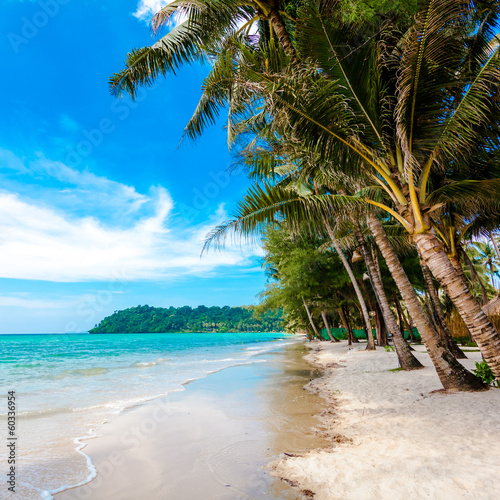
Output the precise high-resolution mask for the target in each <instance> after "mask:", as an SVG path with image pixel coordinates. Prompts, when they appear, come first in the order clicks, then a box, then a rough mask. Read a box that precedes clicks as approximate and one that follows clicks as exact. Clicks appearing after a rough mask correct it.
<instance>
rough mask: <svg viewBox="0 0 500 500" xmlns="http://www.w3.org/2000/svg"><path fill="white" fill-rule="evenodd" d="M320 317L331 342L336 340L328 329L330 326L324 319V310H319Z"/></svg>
mask: <svg viewBox="0 0 500 500" xmlns="http://www.w3.org/2000/svg"><path fill="white" fill-rule="evenodd" d="M321 317H322V318H323V323H324V324H325V328H326V331H327V332H328V336H329V337H330V340H331V341H332V342H338V339H336V338H335V337H334V336H333V335H332V332H331V331H330V327H329V325H328V320H327V319H326V314H325V311H321Z"/></svg>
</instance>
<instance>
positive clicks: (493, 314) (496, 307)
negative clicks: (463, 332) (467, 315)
mask: <svg viewBox="0 0 500 500" xmlns="http://www.w3.org/2000/svg"><path fill="white" fill-rule="evenodd" d="M483 311H484V313H485V314H486V316H488V318H490V320H491V322H492V323H493V325H494V326H495V328H496V329H497V332H498V331H500V295H497V296H496V297H495V298H494V299H491V300H490V301H489V302H488V303H487V304H486V305H485V306H483Z"/></svg>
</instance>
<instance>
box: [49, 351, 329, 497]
mask: <svg viewBox="0 0 500 500" xmlns="http://www.w3.org/2000/svg"><path fill="white" fill-rule="evenodd" d="M307 352H308V351H307V349H306V348H305V347H304V344H303V343H302V342H299V343H297V344H294V345H291V346H289V347H286V348H284V349H279V348H278V349H277V350H276V351H273V352H271V353H266V354H264V355H261V356H259V357H258V361H260V362H257V363H254V364H250V365H245V366H236V367H232V368H228V369H225V370H222V371H220V372H218V373H214V374H212V375H209V376H208V377H207V378H205V379H200V380H196V381H194V382H192V383H190V384H188V385H187V386H185V389H186V390H185V391H181V392H176V393H173V394H171V395H170V396H169V397H164V398H158V399H156V400H153V401H150V402H149V403H147V404H144V405H141V406H138V407H135V408H132V409H130V410H128V411H126V412H124V413H123V414H122V415H120V416H119V417H117V418H116V419H115V420H113V421H111V422H110V423H109V424H106V425H103V426H102V427H101V428H100V429H99V430H98V434H99V436H98V437H97V438H95V439H92V440H89V441H88V445H87V447H86V448H85V449H84V452H85V453H86V454H88V455H89V456H90V457H91V459H92V462H93V463H94V464H95V467H96V468H97V477H96V478H95V479H94V480H93V481H91V482H90V483H87V484H86V485H84V486H82V487H79V488H74V489H70V490H66V491H65V492H63V493H60V494H57V495H56V496H55V498H56V500H83V499H91V500H113V499H116V500H137V499H143V498H144V499H146V498H147V499H148V500H159V499H162V500H170V499H172V500H174V499H175V500H181V499H182V500H198V499H207V500H208V499H228V500H233V499H240V498H241V499H248V498H254V499H257V498H258V499H261V498H262V499H264V498H266V499H268V498H269V499H299V498H303V495H302V494H301V493H300V491H298V490H297V489H295V488H292V487H290V486H289V485H288V484H287V483H286V482H283V481H280V480H279V479H278V478H275V477H273V476H272V475H270V473H269V470H268V469H267V468H266V465H267V464H268V463H269V462H270V461H271V460H273V459H276V458H277V457H278V456H279V455H280V454H282V453H283V452H291V453H299V454H303V453H305V452H307V451H308V450H310V449H312V448H316V447H322V446H325V445H327V441H326V440H325V439H324V438H322V437H320V436H318V429H317V428H318V427H320V426H321V423H320V421H319V419H318V418H317V417H316V416H315V415H317V414H318V413H319V412H320V411H321V410H322V408H323V406H324V401H323V400H322V399H321V398H320V397H319V396H318V395H317V394H316V393H313V392H310V391H307V390H304V385H305V384H306V383H308V382H309V381H310V380H311V379H314V378H315V377H319V376H321V374H322V373H321V372H320V371H319V370H318V369H316V368H314V367H312V366H311V365H310V364H308V363H307V362H306V361H305V360H304V355H305V354H307Z"/></svg>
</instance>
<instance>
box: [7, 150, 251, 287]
mask: <svg viewBox="0 0 500 500" xmlns="http://www.w3.org/2000/svg"><path fill="white" fill-rule="evenodd" d="M0 153H2V154H3V156H0V160H2V159H3V160H4V162H3V165H4V166H8V167H9V168H10V169H15V170H17V171H18V172H20V173H23V174H26V173H29V175H31V176H35V177H36V176H38V177H40V179H41V181H42V182H45V183H46V180H47V179H48V178H49V179H56V180H57V181H58V182H60V183H62V184H63V189H59V190H54V189H53V188H51V190H47V188H45V187H44V185H43V184H42V185H40V184H38V185H37V186H36V189H38V190H39V191H41V192H42V194H43V192H44V191H49V192H50V197H49V196H48V195H46V196H43V195H40V197H39V198H33V197H29V198H28V197H27V196H21V195H19V194H15V193H13V192H6V191H4V192H1V191H0V277H2V278H17V279H32V280H47V281H59V282H70V281H93V280H97V281H107V280H115V279H118V278H119V279H122V280H125V281H129V280H138V279H158V278H162V277H167V276H179V275H186V274H198V275H201V274H204V275H206V274H207V273H211V272H213V271H214V270H215V269H216V268H218V267H219V266H235V265H236V266H238V265H244V264H246V263H247V262H248V257H249V256H251V255H258V254H259V253H260V252H259V249H253V250H252V249H250V248H243V249H242V248H240V246H239V245H231V244H230V245H228V246H227V249H226V251H225V252H222V253H221V252H217V253H216V252H209V253H208V254H205V255H204V256H203V258H200V251H201V249H202V247H203V240H204V237H205V236H206V234H207V233H208V232H209V231H210V230H211V229H212V228H213V227H214V225H216V224H219V223H220V222H221V221H222V220H224V219H226V218H227V216H226V214H225V212H224V210H223V207H222V206H220V208H219V210H218V211H217V212H216V213H215V214H213V215H212V216H211V217H210V218H209V220H207V222H206V223H204V224H203V225H198V226H187V227H186V225H184V227H183V228H182V230H180V229H179V228H178V227H177V226H176V225H175V224H174V223H175V220H174V219H175V216H174V215H173V214H174V213H175V209H174V202H173V200H172V198H171V196H170V194H169V193H168V192H167V191H166V190H165V189H164V188H163V187H161V186H158V187H153V188H151V189H150V192H149V194H148V195H145V194H141V193H138V192H137V191H136V190H135V188H134V187H133V186H127V185H124V184H121V183H118V182H115V181H113V180H110V179H107V178H105V177H99V176H96V175H94V174H93V173H91V172H89V171H86V170H85V171H82V172H80V171H77V170H74V169H72V168H70V167H68V166H66V165H64V164H63V163H60V162H54V161H51V160H48V159H46V158H44V157H39V158H38V159H37V160H35V161H32V162H23V161H21V160H20V159H19V158H17V157H16V156H15V155H13V154H12V153H10V152H8V151H7V152H6V151H3V152H2V151H0ZM40 179H39V180H40ZM68 185H69V186H72V187H68ZM68 192H69V193H70V194H71V198H70V199H72V200H74V201H75V203H76V202H78V203H79V204H80V205H79V207H78V210H75V207H74V206H72V205H70V204H68V203H61V200H64V199H65V197H67V196H68ZM94 201H95V203H97V204H99V203H100V204H101V205H100V210H97V211H96V210H95V204H94ZM82 207H87V210H86V211H85V210H84V209H83V208H82ZM109 207H112V208H113V210H114V211H115V213H116V214H117V215H116V216H115V217H114V218H110V217H108V212H109V210H108V209H109ZM125 215H128V216H127V217H125Z"/></svg>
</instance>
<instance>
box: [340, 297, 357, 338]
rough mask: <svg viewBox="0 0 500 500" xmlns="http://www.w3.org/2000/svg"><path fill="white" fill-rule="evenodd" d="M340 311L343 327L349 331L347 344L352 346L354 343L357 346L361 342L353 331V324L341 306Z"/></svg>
mask: <svg viewBox="0 0 500 500" xmlns="http://www.w3.org/2000/svg"><path fill="white" fill-rule="evenodd" d="M338 310H339V316H340V320H341V321H342V325H344V328H345V329H346V331H347V344H348V345H352V344H353V343H354V344H357V343H358V342H359V341H358V339H357V338H356V337H355V335H354V332H353V331H352V327H351V322H350V321H349V318H348V317H347V314H346V312H345V310H344V307H343V306H340V307H339V309H338Z"/></svg>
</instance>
